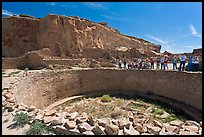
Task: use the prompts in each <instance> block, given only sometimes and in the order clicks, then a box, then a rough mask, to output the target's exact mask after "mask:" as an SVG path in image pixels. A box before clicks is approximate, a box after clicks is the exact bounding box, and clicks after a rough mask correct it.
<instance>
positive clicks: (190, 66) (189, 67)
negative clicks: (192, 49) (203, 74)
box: [188, 56, 192, 71]
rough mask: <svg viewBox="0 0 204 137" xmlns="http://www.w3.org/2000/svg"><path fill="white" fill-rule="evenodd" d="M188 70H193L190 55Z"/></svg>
mask: <svg viewBox="0 0 204 137" xmlns="http://www.w3.org/2000/svg"><path fill="white" fill-rule="evenodd" d="M188 71H192V57H191V56H189V57H188Z"/></svg>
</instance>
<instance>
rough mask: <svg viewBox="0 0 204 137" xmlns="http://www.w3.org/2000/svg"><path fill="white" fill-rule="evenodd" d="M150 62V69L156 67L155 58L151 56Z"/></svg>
mask: <svg viewBox="0 0 204 137" xmlns="http://www.w3.org/2000/svg"><path fill="white" fill-rule="evenodd" d="M150 63H151V67H150V69H154V58H153V57H151V58H150Z"/></svg>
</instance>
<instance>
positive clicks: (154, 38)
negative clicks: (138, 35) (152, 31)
mask: <svg viewBox="0 0 204 137" xmlns="http://www.w3.org/2000/svg"><path fill="white" fill-rule="evenodd" d="M146 36H147V37H148V38H150V39H153V40H155V41H157V42H159V43H161V44H167V41H163V40H161V39H160V38H157V37H155V36H152V35H146Z"/></svg>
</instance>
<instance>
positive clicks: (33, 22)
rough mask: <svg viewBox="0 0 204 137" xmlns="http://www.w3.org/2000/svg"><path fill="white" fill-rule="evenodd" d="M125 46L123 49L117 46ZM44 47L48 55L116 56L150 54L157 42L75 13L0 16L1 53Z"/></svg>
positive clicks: (156, 48) (20, 53) (157, 48)
mask: <svg viewBox="0 0 204 137" xmlns="http://www.w3.org/2000/svg"><path fill="white" fill-rule="evenodd" d="M123 47H125V49H126V50H118V49H121V48H123ZM45 48H46V49H48V52H49V54H46V55H48V56H50V57H60V58H66V57H71V58H78V57H84V58H94V59H99V58H105V59H110V58H111V57H114V58H118V57H119V56H121V57H122V56H123V55H125V56H127V57H128V58H133V57H137V56H141V55H143V56H152V55H153V56H154V55H156V54H155V52H156V53H159V52H160V48H161V46H160V45H155V44H153V43H150V42H148V41H145V40H143V39H138V38H135V37H131V36H126V35H123V34H120V33H119V31H117V30H116V29H113V28H110V27H108V26H107V23H104V22H101V23H95V22H92V21H89V20H87V19H83V18H79V17H66V16H58V15H53V14H49V15H48V16H46V17H45V18H37V19H36V18H33V17H30V16H27V15H22V16H19V17H18V16H12V17H7V18H3V19H2V57H20V56H23V55H24V54H25V53H28V52H31V51H32V52H33V51H37V53H39V52H40V53H41V54H42V55H43V57H44V52H41V50H44V49H45Z"/></svg>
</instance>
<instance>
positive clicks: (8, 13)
mask: <svg viewBox="0 0 204 137" xmlns="http://www.w3.org/2000/svg"><path fill="white" fill-rule="evenodd" d="M2 15H7V16H13V15H14V14H13V13H12V12H9V11H7V10H3V9H2Z"/></svg>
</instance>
